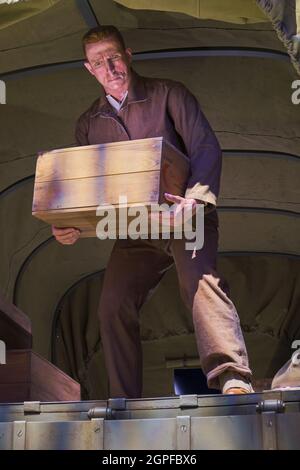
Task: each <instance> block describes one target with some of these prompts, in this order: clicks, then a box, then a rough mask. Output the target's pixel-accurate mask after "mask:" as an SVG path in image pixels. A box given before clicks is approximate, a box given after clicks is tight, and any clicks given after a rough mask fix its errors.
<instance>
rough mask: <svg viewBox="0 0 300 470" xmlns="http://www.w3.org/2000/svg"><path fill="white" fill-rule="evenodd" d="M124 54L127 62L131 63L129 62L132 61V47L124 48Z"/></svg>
mask: <svg viewBox="0 0 300 470" xmlns="http://www.w3.org/2000/svg"><path fill="white" fill-rule="evenodd" d="M125 54H126V56H127V59H128V62H129V63H130V64H131V62H132V49H130V47H127V48H126V49H125Z"/></svg>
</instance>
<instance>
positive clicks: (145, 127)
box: [76, 72, 251, 398]
mask: <svg viewBox="0 0 300 470" xmlns="http://www.w3.org/2000/svg"><path fill="white" fill-rule="evenodd" d="M160 136H163V137H164V138H165V139H166V140H168V141H169V142H171V143H172V144H173V145H175V146H176V147H177V148H178V149H179V150H180V151H182V152H183V153H185V154H186V155H187V156H188V157H189V159H190V162H191V164H190V169H191V171H190V178H189V181H188V185H187V190H186V193H185V197H187V198H194V199H198V200H201V201H205V202H206V203H207V204H208V206H207V207H208V208H209V209H210V210H208V212H207V213H206V215H205V226H204V246H203V248H202V249H201V250H198V251H197V252H196V256H195V257H194V258H192V251H187V250H186V249H185V240H184V239H183V240H171V241H166V240H131V239H127V240H117V241H116V243H115V245H114V248H113V251H112V253H111V256H110V260H109V263H108V266H107V269H106V273H105V279H104V285H103V290H102V295H101V298H100V303H99V317H100V331H101V339H102V344H103V349H104V354H105V361H106V366H107V371H108V375H109V384H110V396H111V397H128V398H136V397H140V396H141V394H142V347H141V340H140V331H139V318H138V312H139V310H140V308H141V307H142V305H143V303H144V302H145V300H146V299H147V297H148V295H149V293H150V292H151V290H153V289H154V288H155V286H156V285H157V284H158V282H159V281H160V279H161V278H162V276H163V274H164V273H165V271H166V270H167V269H168V268H169V267H170V266H171V265H172V264H173V262H174V261H175V265H176V269H177V274H178V279H179V285H180V290H181V295H182V298H183V300H184V301H185V303H186V305H187V306H188V308H189V309H190V310H191V311H192V313H193V321H194V328H195V335H196V340H197V345H198V351H199V355H200V359H201V365H202V369H203V371H204V372H205V373H206V375H207V379H208V385H209V386H210V387H212V388H219V387H220V384H219V376H220V374H222V373H223V372H225V371H228V370H232V371H235V372H238V373H240V374H241V375H243V376H245V377H246V378H249V377H250V376H251V371H250V369H249V366H248V357H247V352H246V348H245V344H244V339H243V335H242V332H241V328H240V322H239V317H238V314H237V312H236V309H235V307H234V305H233V303H232V302H231V300H230V299H229V297H228V291H227V287H226V284H225V282H224V280H222V279H220V277H219V276H218V274H217V273H216V256H217V248H218V219H217V213H216V210H214V207H215V205H216V200H217V196H218V192H219V183H220V174H221V150H220V147H219V144H218V142H217V139H216V137H215V135H214V133H213V131H212V129H211V127H210V126H209V123H208V122H207V120H206V118H205V116H204V115H203V113H202V111H201V109H200V106H199V104H198V102H197V100H196V98H195V97H194V96H193V95H192V94H191V93H190V92H189V91H188V90H187V89H186V88H185V87H184V85H182V84H181V83H178V82H174V81H171V80H161V79H152V78H145V77H140V76H138V75H137V74H136V73H135V72H133V75H132V80H131V83H130V87H129V90H128V96H127V99H126V101H125V103H124V104H123V106H122V108H121V109H120V111H119V112H118V113H117V112H116V111H115V110H114V109H113V108H112V107H111V106H110V104H109V103H108V101H107V99H106V97H105V93H104V91H103V95H102V96H101V97H100V99H97V100H96V101H95V102H94V103H93V105H92V106H91V107H90V108H89V109H88V110H87V111H86V112H85V113H84V114H83V115H82V116H81V117H80V118H79V120H78V123H77V127H76V140H77V143H78V145H92V144H102V143H107V142H117V141H124V140H130V139H143V138H147V137H160Z"/></svg>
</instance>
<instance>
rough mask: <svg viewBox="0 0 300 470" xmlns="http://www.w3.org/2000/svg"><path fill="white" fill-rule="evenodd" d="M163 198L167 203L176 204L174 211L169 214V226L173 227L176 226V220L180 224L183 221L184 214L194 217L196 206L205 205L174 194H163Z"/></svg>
mask: <svg viewBox="0 0 300 470" xmlns="http://www.w3.org/2000/svg"><path fill="white" fill-rule="evenodd" d="M164 196H165V198H166V200H167V201H169V202H173V203H174V204H176V206H175V210H173V211H171V214H170V225H171V227H174V226H175V225H176V218H177V220H179V221H180V223H181V224H182V222H183V220H184V218H183V217H184V212H185V211H188V213H190V214H191V216H192V215H194V214H195V213H196V208H197V204H205V203H204V202H202V201H198V200H196V199H191V198H185V197H181V196H175V195H174V194H169V193H165V195H164Z"/></svg>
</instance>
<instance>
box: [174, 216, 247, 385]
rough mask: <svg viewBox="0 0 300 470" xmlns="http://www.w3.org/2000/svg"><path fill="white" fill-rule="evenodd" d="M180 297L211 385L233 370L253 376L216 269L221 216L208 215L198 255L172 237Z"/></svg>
mask: <svg viewBox="0 0 300 470" xmlns="http://www.w3.org/2000/svg"><path fill="white" fill-rule="evenodd" d="M171 249H172V254H173V257H174V260H175V264H176V268H177V275H178V278H179V285H180V290H181V296H182V298H183V300H184V302H185V304H186V306H187V307H188V308H189V309H190V310H191V311H192V314H193V323H194V329H195V336H196V341H197V346H198V352H199V356H200V359H201V367H202V369H203V371H204V372H205V374H206V376H207V382H208V386H209V387H211V388H216V389H218V388H220V386H219V385H220V384H219V378H218V376H219V375H220V374H222V373H223V372H225V370H233V371H235V372H237V373H240V374H241V375H243V376H244V377H246V378H250V377H251V371H250V369H249V365H248V355H247V351H246V347H245V343H244V338H243V334H242V331H241V327H240V320H239V316H238V314H237V311H236V308H235V306H234V304H233V303H232V301H231V300H230V298H229V289H228V285H227V283H226V281H225V280H224V279H222V278H221V277H220V276H219V275H218V274H217V272H216V257H217V249H218V218H217V213H216V212H212V213H210V214H209V215H207V216H206V217H205V226H204V246H203V248H202V249H201V250H197V251H196V253H195V257H193V256H192V252H191V251H187V250H185V240H173V242H172V245H171Z"/></svg>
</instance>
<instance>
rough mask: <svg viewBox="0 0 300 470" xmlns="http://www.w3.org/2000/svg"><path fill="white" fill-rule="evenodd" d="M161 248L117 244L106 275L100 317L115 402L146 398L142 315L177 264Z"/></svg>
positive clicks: (140, 242) (148, 244)
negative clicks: (161, 283) (157, 288)
mask: <svg viewBox="0 0 300 470" xmlns="http://www.w3.org/2000/svg"><path fill="white" fill-rule="evenodd" d="M159 246H160V247H162V242H159V241H157V242H151V241H148V240H136V241H134V240H117V241H116V243H115V245H114V248H113V251H112V254H111V257H110V260H109V263H108V266H107V269H106V272H105V277H104V283H103V288H102V294H101V298H100V304H99V316H100V334H101V341H102V345H103V350H104V356H105V363H106V369H107V373H108V377H109V387H110V397H111V398H115V397H128V398H138V397H141V394H142V372H143V364H142V345H141V339H140V327H139V316H138V313H139V310H140V309H141V307H142V305H143V303H144V302H145V300H146V299H147V297H148V295H149V294H150V292H151V290H153V289H154V288H155V287H156V285H157V284H158V283H159V281H160V279H161V278H162V276H163V275H164V272H165V271H166V269H168V268H169V267H170V266H171V265H172V264H173V259H172V257H171V256H169V255H168V254H167V253H166V252H164V251H163V250H162V249H160V248H159Z"/></svg>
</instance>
